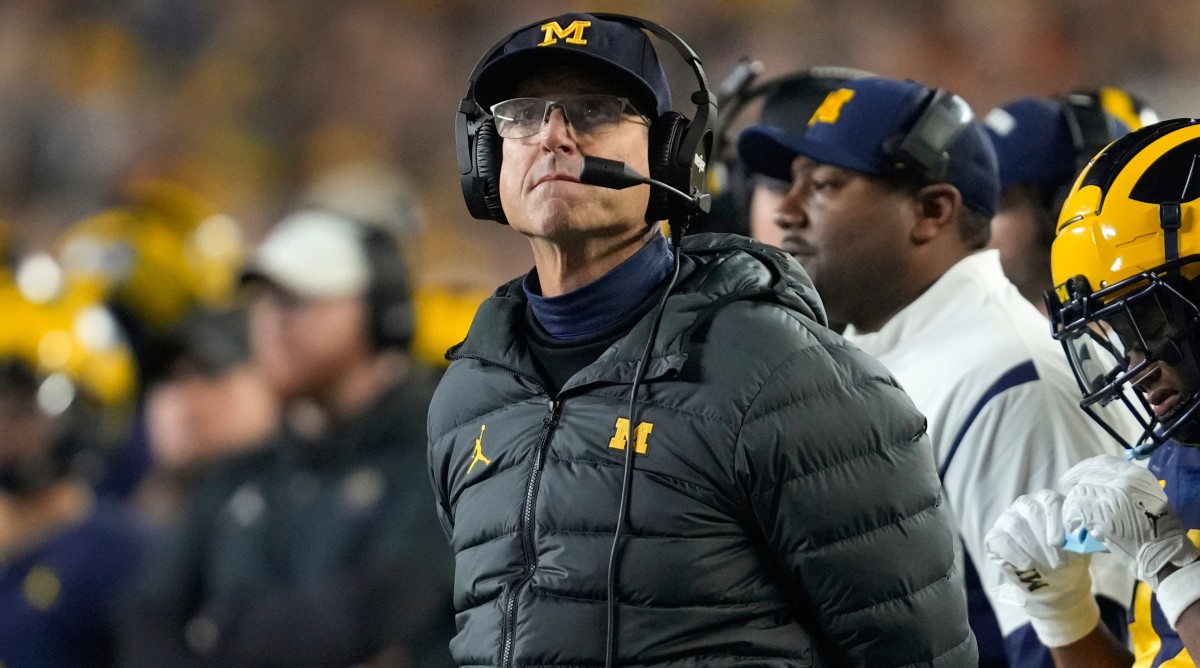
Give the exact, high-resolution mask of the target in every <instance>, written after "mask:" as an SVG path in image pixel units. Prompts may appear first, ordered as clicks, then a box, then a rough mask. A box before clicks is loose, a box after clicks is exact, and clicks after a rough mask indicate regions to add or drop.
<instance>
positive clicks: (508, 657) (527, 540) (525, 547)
mask: <svg viewBox="0 0 1200 668" xmlns="http://www.w3.org/2000/svg"><path fill="white" fill-rule="evenodd" d="M561 408H562V402H560V401H559V400H557V399H551V400H550V413H549V414H548V415H547V416H546V417H545V418H543V419H542V434H541V437H540V438H539V439H538V445H537V450H536V451H535V452H534V455H533V471H532V472H530V474H529V484H528V485H527V486H526V487H525V508H524V510H523V511H522V512H521V549H522V552H523V553H524V556H525V572H524V574H523V575H522V576H521V579H520V580H518V581H517V584H516V585H515V586H514V587H512V588H511V589H509V591H508V598H507V600H505V602H504V653H503V655H502V656H501V662H500V665H501V666H504V668H508V667H509V666H511V665H512V648H513V641H514V636H515V635H516V632H517V631H516V623H517V596H518V595H519V594H520V593H521V589H523V588H524V587H525V585H527V584H529V581H530V580H532V579H533V572H534V570H535V569H536V567H537V564H536V563H535V561H536V555H535V553H534V545H533V510H534V505H535V501H536V500H537V492H538V483H539V481H540V480H541V477H542V466H543V465H544V464H545V459H546V447H547V445H548V444H549V443H550V436H551V434H553V433H554V428H555V427H556V426H557V425H558V416H559V413H560V412H561V410H560V409H561Z"/></svg>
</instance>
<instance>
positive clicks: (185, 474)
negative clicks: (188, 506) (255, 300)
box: [136, 309, 279, 525]
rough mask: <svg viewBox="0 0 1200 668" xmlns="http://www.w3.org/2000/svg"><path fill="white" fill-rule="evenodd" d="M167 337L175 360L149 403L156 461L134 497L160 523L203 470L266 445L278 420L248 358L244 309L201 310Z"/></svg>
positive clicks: (150, 435) (270, 396)
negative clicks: (238, 453)
mask: <svg viewBox="0 0 1200 668" xmlns="http://www.w3.org/2000/svg"><path fill="white" fill-rule="evenodd" d="M167 344H168V347H169V348H170V350H169V352H167V353H166V355H168V357H169V358H170V360H171V361H170V362H169V363H168V364H167V369H166V371H165V372H164V373H163V374H162V376H161V378H160V379H159V380H158V381H157V382H155V383H154V384H153V385H152V386H151V387H150V388H149V390H148V391H147V395H146V399H145V406H144V412H145V418H146V432H147V437H148V441H149V444H150V450H151V455H152V458H153V468H152V469H151V471H150V474H149V475H148V476H147V477H146V479H144V480H143V481H142V483H141V485H140V488H139V490H138V494H137V497H136V502H137V507H138V510H139V511H141V512H142V514H143V515H144V516H145V517H147V518H148V519H150V520H151V521H152V523H154V524H156V525H160V524H163V523H164V522H166V521H168V520H170V519H171V518H173V517H174V516H175V514H176V512H177V511H178V510H179V506H180V503H181V501H182V499H183V498H184V497H186V495H187V493H188V491H189V490H190V488H191V483H192V482H193V480H194V479H195V478H196V477H197V476H198V475H199V474H201V473H202V472H203V471H205V470H207V469H208V468H210V467H212V466H214V465H216V464H217V463H218V462H219V461H220V460H222V459H223V458H224V457H227V456H229V455H231V454H233V453H236V452H240V451H242V450H244V449H246V448H250V447H258V446H261V445H262V444H263V443H265V441H267V439H268V438H269V437H270V435H271V434H272V432H274V431H275V429H276V428H277V426H278V422H279V407H278V404H279V402H278V399H277V397H276V396H275V393H274V391H273V390H272V389H271V387H270V385H269V384H268V382H267V379H266V377H265V374H264V373H263V371H262V369H261V368H260V366H259V365H258V364H257V363H255V362H254V360H252V359H251V358H250V340H249V331H248V325H247V322H246V314H245V312H244V311H243V310H241V309H222V310H216V309H200V310H197V311H196V312H194V313H192V314H191V315H189V316H188V317H187V318H185V319H184V320H183V322H181V323H180V324H179V326H178V327H176V328H175V330H174V331H173V332H172V334H171V335H170V336H169V337H168V339H167Z"/></svg>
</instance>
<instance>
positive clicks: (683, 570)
mask: <svg viewBox="0 0 1200 668" xmlns="http://www.w3.org/2000/svg"><path fill="white" fill-rule="evenodd" d="M644 25H646V24H644V23H642V22H640V21H638V20H637V19H633V18H632V17H620V18H604V17H600V16H591V15H586V14H568V15H565V16H559V17H555V18H552V19H548V20H546V21H542V22H539V23H536V24H533V25H532V26H530V27H527V28H525V29H522V30H518V31H517V32H515V33H513V34H512V35H510V36H509V37H507V38H505V40H504V41H502V42H501V43H500V44H499V45H498V46H497V48H496V49H495V50H494V51H493V52H491V54H490V56H489V59H485V60H484V61H483V62H482V63H481V67H480V68H479V69H477V70H476V71H477V73H478V76H477V77H473V80H474V82H475V86H474V88H473V93H472V94H470V95H469V96H468V98H467V99H465V100H464V101H463V106H462V107H461V108H462V109H465V110H472V109H482V110H486V109H489V108H490V109H491V110H492V114H491V115H490V116H489V118H488V121H487V122H489V123H492V122H494V123H495V132H496V134H497V135H498V137H499V139H498V142H499V143H500V146H499V147H498V148H497V149H496V150H497V151H498V155H497V158H498V160H497V162H498V163H499V164H498V165H497V166H498V169H499V175H498V176H499V183H498V188H499V201H500V203H501V204H502V207H503V211H502V213H503V217H504V218H505V219H507V221H508V222H509V223H510V224H511V226H512V228H513V229H514V230H516V231H517V232H519V233H521V234H523V235H525V236H526V237H527V238H528V239H529V242H530V245H531V247H532V249H533V255H534V259H535V266H534V268H533V270H531V271H530V272H529V273H528V274H527V275H526V276H524V277H522V278H519V279H517V280H514V281H513V282H511V283H509V284H507V285H504V286H502V287H500V288H499V289H498V290H497V291H496V293H495V295H494V296H493V297H491V298H489V299H488V300H487V301H486V302H484V304H483V305H482V306H481V307H480V310H479V312H478V314H477V315H476V317H475V320H474V322H473V323H472V326H471V329H470V332H469V333H468V335H467V338H466V340H465V341H464V342H463V343H461V344H460V345H459V346H457V347H455V348H452V349H451V350H450V352H449V353H448V356H449V358H450V359H451V363H450V366H449V368H448V369H447V370H446V373H445V375H444V377H443V379H442V382H441V384H440V386H439V387H438V391H437V394H436V395H435V397H434V401H433V404H432V405H431V407H430V417H429V436H430V452H429V462H430V468H431V476H432V480H433V485H434V489H435V491H436V495H437V501H438V509H439V511H440V512H441V515H442V520H443V524H444V526H445V529H446V531H447V534H448V535H449V537H450V541H451V543H452V545H453V547H454V550H455V552H456V553H457V558H456V561H455V563H456V567H457V574H456V577H455V584H456V591H455V601H456V607H457V610H458V616H457V621H458V635H457V636H456V637H455V639H454V641H453V643H452V645H451V649H452V652H453V654H454V657H455V659H456V660H457V661H458V662H459V663H460V664H462V665H499V666H506V667H507V666H514V665H541V666H549V665H554V666H567V665H598V664H600V663H607V664H608V665H640V666H665V665H672V666H701V665H703V666H732V665H756V666H790V665H798V664H801V663H803V664H804V665H813V666H826V665H872V666H891V665H955V666H959V665H963V666H965V665H973V664H974V661H975V658H976V655H975V647H974V640H973V639H972V637H971V635H970V632H969V630H968V629H967V626H966V622H965V615H966V613H965V602H964V598H963V592H962V582H961V579H960V576H959V574H958V572H957V571H956V570H955V569H954V567H953V565H952V564H953V560H954V559H953V543H952V542H951V540H950V535H951V532H950V526H949V522H948V518H947V517H946V515H945V514H944V510H943V506H942V504H941V500H940V490H939V487H938V484H937V479H936V474H935V472H934V469H933V464H932V461H931V459H930V458H929V453H928V445H927V441H926V440H925V436H924V428H923V427H924V421H923V418H922V417H921V415H920V414H919V413H917V412H916V411H915V410H914V408H913V407H912V405H911V403H910V402H909V401H908V399H907V398H906V397H905V396H904V393H903V392H902V391H901V390H900V389H899V388H898V387H896V386H895V384H894V383H893V381H892V380H891V379H890V377H889V376H888V375H887V373H886V372H885V371H884V370H883V369H882V367H880V366H879V365H878V364H876V363H875V362H874V361H873V360H871V359H870V358H868V357H866V356H864V355H862V354H861V353H860V352H859V351H857V350H855V349H853V348H851V347H849V346H846V345H845V344H844V343H843V342H842V341H841V340H840V339H839V338H838V337H837V336H836V335H834V334H832V333H831V332H829V331H828V330H827V329H826V328H825V327H823V326H822V323H823V321H824V314H823V311H822V309H821V307H820V305H819V302H817V301H816V298H815V295H814V294H813V292H812V290H811V286H810V285H809V284H808V283H807V282H806V280H805V279H804V276H803V274H802V272H800V270H799V267H798V266H797V265H795V263H793V262H791V261H790V260H788V258H787V257H786V256H784V255H782V254H781V253H779V252H778V251H775V250H772V249H769V248H767V247H764V246H762V245H759V244H756V243H754V242H752V241H750V240H747V239H744V238H739V237H734V236H711V235H698V236H697V237H694V238H692V239H691V241H690V242H688V243H685V244H684V247H683V248H682V249H672V248H671V247H670V246H669V245H668V243H667V241H666V239H665V238H664V237H663V235H662V232H661V227H660V225H658V224H657V221H655V220H654V219H653V217H652V218H651V219H650V220H648V219H647V206H648V203H649V201H650V193H649V192H648V190H647V188H645V187H633V188H628V189H624V190H610V189H605V188H600V187H597V186H591V185H585V184H582V183H579V182H578V181H579V178H578V175H579V174H580V169H581V164H582V161H583V159H584V158H585V157H586V158H607V159H611V160H620V161H623V162H625V163H627V164H628V165H629V166H631V167H632V168H633V169H636V170H637V171H638V172H641V173H643V174H644V173H646V172H647V171H648V170H649V169H650V166H649V162H650V160H651V156H653V155H655V152H654V150H653V149H652V147H651V138H652V137H654V136H655V135H656V128H652V127H651V128H648V127H647V126H648V125H653V124H657V123H659V122H660V121H662V120H663V119H664V111H666V110H669V109H670V108H671V106H670V105H671V102H670V89H669V88H668V87H667V85H666V77H665V75H664V73H663V70H662V67H661V65H660V64H659V61H658V57H657V55H656V54H655V51H654V49H653V46H652V44H651V43H650V40H649V38H648V36H647V34H646V33H645V32H644V31H643V30H641V29H639V28H640V27H641V26H644ZM567 27H572V28H571V29H567ZM576 31H577V32H576ZM563 35H566V36H569V37H571V39H565V38H564V37H563ZM676 48H677V49H678V48H679V47H676ZM703 97H704V91H700V92H697V94H696V98H701V99H702V98H703ZM696 98H693V99H696ZM583 101H586V102H587V104H584V103H583ZM589 110H590V111H589ZM651 119H653V120H651ZM460 139H461V137H460ZM460 145H461V144H460ZM689 162H691V161H689ZM466 185H468V186H470V185H471V184H470V183H467V184H466ZM464 192H465V193H468V194H469V192H470V191H468V190H467V189H464ZM682 222H683V221H682V220H674V221H673V223H672V224H673V229H676V230H677V229H678V224H679V223H682ZM677 253H679V254H681V255H676V254H677ZM676 258H677V259H678V261H679V265H678V267H679V268H678V279H677V280H674V281H672V279H671V274H672V272H673V269H672V264H673V262H674V260H675V259H676ZM668 286H669V287H668ZM659 302H662V303H663V307H662V309H661V312H659V309H657V308H656V307H655V305H656V304H657V303H659ZM655 331H656V334H654V335H653V336H651V333H652V332H655ZM748 331H749V332H753V340H754V341H755V344H754V345H753V346H751V345H748V344H747V340H748V337H747V334H746V333H747V332H748ZM639 359H642V362H639ZM631 402H632V403H633V411H634V412H636V416H635V417H634V418H633V419H630V404H631ZM623 462H624V463H623ZM626 475H627V476H628V478H624V479H623V477H624V476H626Z"/></svg>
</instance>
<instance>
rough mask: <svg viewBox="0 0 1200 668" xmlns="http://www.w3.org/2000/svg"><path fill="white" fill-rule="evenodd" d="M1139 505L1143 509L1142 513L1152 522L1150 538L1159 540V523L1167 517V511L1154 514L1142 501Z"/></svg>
mask: <svg viewBox="0 0 1200 668" xmlns="http://www.w3.org/2000/svg"><path fill="white" fill-rule="evenodd" d="M1138 505H1139V506H1141V507H1142V512H1143V513H1145V515H1146V519H1148V520H1150V536H1151V537H1153V538H1158V521H1159V520H1160V519H1162V518H1164V517H1166V516H1167V511H1165V510H1164V511H1163V512H1161V513H1152V512H1150V509H1149V508H1147V507H1146V505H1145V504H1144V503H1142V502H1141V501H1138Z"/></svg>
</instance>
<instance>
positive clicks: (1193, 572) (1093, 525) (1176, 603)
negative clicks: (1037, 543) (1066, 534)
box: [1059, 455, 1200, 628]
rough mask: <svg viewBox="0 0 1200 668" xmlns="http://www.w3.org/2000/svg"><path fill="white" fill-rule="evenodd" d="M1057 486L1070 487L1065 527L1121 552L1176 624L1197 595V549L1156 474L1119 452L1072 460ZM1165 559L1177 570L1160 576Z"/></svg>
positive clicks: (1199, 569)
mask: <svg viewBox="0 0 1200 668" xmlns="http://www.w3.org/2000/svg"><path fill="white" fill-rule="evenodd" d="M1059 486H1060V487H1061V488H1063V489H1068V488H1069V489H1068V491H1067V496H1066V499H1065V500H1064V501H1063V523H1064V524H1065V525H1066V527H1067V530H1068V531H1072V532H1074V531H1076V530H1078V529H1079V528H1080V527H1083V528H1085V529H1087V530H1088V532H1089V533H1091V534H1092V536H1093V537H1095V538H1096V539H1098V540H1100V541H1103V542H1104V544H1105V545H1107V546H1108V549H1109V550H1111V551H1112V552H1113V553H1114V554H1120V555H1123V556H1124V557H1125V558H1126V559H1127V560H1128V561H1129V563H1130V564H1131V565H1132V566H1133V568H1134V571H1135V572H1136V573H1137V577H1138V579H1139V580H1142V581H1144V582H1146V583H1147V584H1149V585H1150V588H1151V589H1153V590H1154V591H1155V592H1157V594H1158V605H1159V607H1160V608H1161V609H1162V611H1163V615H1164V616H1165V617H1166V618H1167V622H1168V623H1170V624H1171V627H1172V628H1174V626H1175V624H1176V622H1177V621H1178V620H1179V616H1180V615H1181V614H1183V611H1184V609H1186V608H1187V607H1188V606H1190V605H1191V604H1192V603H1194V602H1195V601H1197V600H1200V563H1196V561H1197V559H1198V558H1200V550H1197V549H1196V546H1195V545H1193V544H1192V541H1191V540H1189V539H1188V537H1187V532H1186V531H1185V530H1184V528H1183V526H1182V524H1181V523H1180V521H1179V517H1178V516H1176V515H1175V513H1174V512H1173V511H1172V510H1171V506H1170V505H1169V504H1168V502H1167V495H1166V494H1164V493H1163V490H1162V487H1161V486H1160V485H1159V484H1158V480H1156V479H1155V477H1154V474H1152V473H1150V472H1149V471H1147V470H1146V469H1144V468H1142V467H1141V466H1139V465H1137V464H1134V463H1132V462H1128V461H1125V460H1124V459H1121V458H1119V457H1113V456H1112V455H1100V456H1097V457H1092V458H1091V459H1086V460H1084V461H1082V462H1080V463H1079V464H1076V465H1075V466H1074V467H1073V468H1072V469H1071V470H1070V471H1067V473H1066V474H1065V475H1063V477H1062V480H1061V481H1060V482H1059ZM1167 564H1172V565H1174V566H1176V567H1178V568H1179V570H1172V572H1171V574H1170V575H1169V576H1167V577H1161V575H1160V573H1161V572H1162V569H1163V567H1164V566H1166V565H1167ZM1160 580H1163V581H1166V580H1169V582H1166V583H1164V582H1162V581H1160ZM1164 584H1165V586H1160V585H1164Z"/></svg>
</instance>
